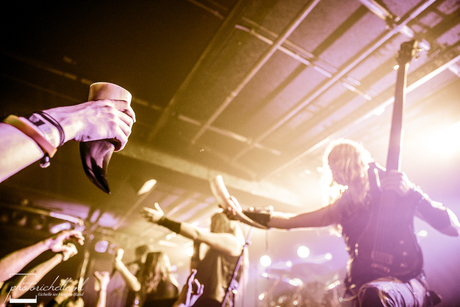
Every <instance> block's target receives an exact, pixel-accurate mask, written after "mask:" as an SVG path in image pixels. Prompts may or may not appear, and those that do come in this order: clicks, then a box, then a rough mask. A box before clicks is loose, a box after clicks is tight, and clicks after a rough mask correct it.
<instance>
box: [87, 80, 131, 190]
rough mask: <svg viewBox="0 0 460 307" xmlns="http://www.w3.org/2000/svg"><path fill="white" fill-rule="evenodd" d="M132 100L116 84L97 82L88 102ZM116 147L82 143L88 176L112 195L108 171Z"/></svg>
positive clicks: (107, 143) (109, 142)
mask: <svg viewBox="0 0 460 307" xmlns="http://www.w3.org/2000/svg"><path fill="white" fill-rule="evenodd" d="M131 98H132V96H131V93H130V92H128V91H127V90H125V89H124V88H122V87H120V86H118V85H116V84H112V83H107V82H97V83H93V84H91V85H90V87H89V95H88V101H95V100H101V99H113V100H125V101H127V102H128V103H131ZM115 146H116V142H115V141H113V140H98V141H89V142H80V158H81V162H82V164H83V169H84V171H85V174H86V176H87V177H88V179H89V180H90V181H91V182H92V183H93V184H94V185H96V186H97V187H98V188H100V189H101V190H102V191H104V192H105V193H107V194H110V187H109V183H108V180H107V169H108V167H109V162H110V159H111V158H112V154H113V152H114V150H115Z"/></svg>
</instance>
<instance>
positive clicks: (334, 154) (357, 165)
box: [323, 139, 373, 205]
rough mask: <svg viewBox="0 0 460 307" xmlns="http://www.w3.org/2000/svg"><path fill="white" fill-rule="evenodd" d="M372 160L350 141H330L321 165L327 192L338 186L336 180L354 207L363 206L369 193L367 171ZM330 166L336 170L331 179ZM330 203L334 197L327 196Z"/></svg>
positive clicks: (356, 144)
mask: <svg viewBox="0 0 460 307" xmlns="http://www.w3.org/2000/svg"><path fill="white" fill-rule="evenodd" d="M372 161H373V159H372V157H371V155H370V153H369V152H368V151H367V150H366V149H364V147H363V146H362V145H361V144H359V143H357V142H355V141H352V140H348V139H337V140H335V141H332V142H331V143H330V144H329V146H328V147H327V149H326V150H325V152H324V155H323V165H324V169H325V171H326V176H327V178H328V184H329V191H332V190H333V188H334V187H336V186H337V185H338V183H337V181H336V180H337V179H340V181H342V182H344V183H345V184H346V185H345V186H344V187H343V190H348V191H349V193H350V195H351V198H352V200H353V202H354V203H355V204H356V205H364V200H365V197H366V194H367V192H368V191H369V179H368V174H367V170H368V168H369V163H370V162H372ZM331 165H332V166H333V167H334V169H335V170H336V172H335V176H336V177H339V178H333V176H332V172H331ZM329 198H330V199H329V200H330V202H332V201H334V200H335V199H334V198H336V197H331V195H329Z"/></svg>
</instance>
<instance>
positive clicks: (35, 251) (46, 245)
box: [0, 230, 84, 281]
mask: <svg viewBox="0 0 460 307" xmlns="http://www.w3.org/2000/svg"><path fill="white" fill-rule="evenodd" d="M72 238H73V239H76V240H77V242H78V243H79V244H80V245H82V244H83V242H84V238H83V235H82V234H81V232H79V231H76V230H64V231H61V232H59V233H57V234H55V235H53V236H51V237H49V238H47V239H45V240H42V241H39V242H37V243H35V244H33V245H31V246H28V247H25V248H22V249H20V250H17V251H14V252H12V253H10V254H8V255H6V256H5V257H3V258H2V259H0V281H5V280H7V279H9V278H11V277H12V276H13V275H15V274H16V273H18V272H19V271H20V270H21V269H22V268H24V267H25V266H26V265H27V264H28V263H29V262H31V261H32V260H34V259H35V258H36V257H37V256H38V255H40V254H41V253H43V252H44V251H46V250H48V249H50V250H52V251H53V252H61V251H63V249H65V244H64V241H66V240H69V239H72Z"/></svg>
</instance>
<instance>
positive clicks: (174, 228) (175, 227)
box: [157, 216, 181, 234]
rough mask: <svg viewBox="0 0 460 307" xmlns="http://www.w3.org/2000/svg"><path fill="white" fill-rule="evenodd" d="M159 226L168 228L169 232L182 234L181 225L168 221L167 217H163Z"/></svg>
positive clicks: (159, 221)
mask: <svg viewBox="0 0 460 307" xmlns="http://www.w3.org/2000/svg"><path fill="white" fill-rule="evenodd" d="M157 224H158V225H161V226H163V227H166V228H168V229H169V230H171V231H173V232H175V233H177V234H180V225H181V223H179V222H175V221H173V220H170V219H168V218H167V217H165V216H163V217H162V218H161V219H159V220H158V223H157Z"/></svg>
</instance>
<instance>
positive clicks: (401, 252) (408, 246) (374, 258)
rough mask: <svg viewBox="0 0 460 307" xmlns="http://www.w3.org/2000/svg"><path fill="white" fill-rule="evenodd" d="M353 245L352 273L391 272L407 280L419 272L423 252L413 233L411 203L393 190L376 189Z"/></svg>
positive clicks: (373, 276) (380, 274)
mask: <svg viewBox="0 0 460 307" xmlns="http://www.w3.org/2000/svg"><path fill="white" fill-rule="evenodd" d="M380 194H381V195H380V199H377V201H375V203H371V208H370V212H368V214H369V219H368V223H367V225H366V227H365V228H364V231H363V232H362V235H361V236H360V237H359V238H358V240H357V242H356V243H355V245H354V250H353V251H352V252H353V261H352V262H351V263H350V270H351V272H352V276H362V279H366V280H373V279H376V278H379V277H386V276H392V277H396V278H398V279H400V280H403V281H405V280H409V279H411V278H414V277H416V276H417V275H418V274H420V273H421V270H422V267H423V254H422V251H421V249H420V246H419V244H418V242H417V238H416V236H415V234H414V229H413V219H414V206H411V205H410V204H406V203H404V200H401V199H397V197H396V195H395V194H393V193H388V192H383V193H380Z"/></svg>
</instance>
